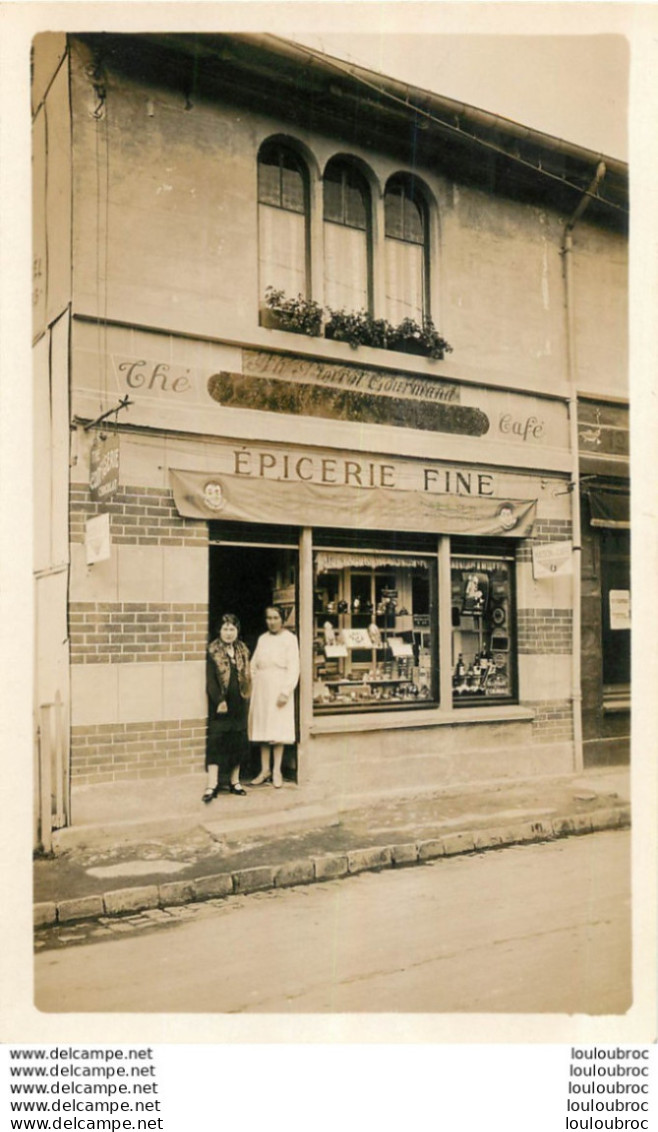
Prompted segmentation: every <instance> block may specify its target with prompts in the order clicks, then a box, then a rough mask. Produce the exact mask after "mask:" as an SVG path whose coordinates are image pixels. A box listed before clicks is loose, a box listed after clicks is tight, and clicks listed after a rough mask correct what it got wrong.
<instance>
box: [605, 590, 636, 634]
mask: <svg viewBox="0 0 658 1132" xmlns="http://www.w3.org/2000/svg"><path fill="white" fill-rule="evenodd" d="M609 600H610V628H611V629H630V627H631V591H630V590H610V591H609Z"/></svg>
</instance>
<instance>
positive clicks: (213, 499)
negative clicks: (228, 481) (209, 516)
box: [203, 480, 224, 511]
mask: <svg viewBox="0 0 658 1132" xmlns="http://www.w3.org/2000/svg"><path fill="white" fill-rule="evenodd" d="M203 502H204V503H205V505H206V507H208V508H209V509H210V510H211V511H221V509H222V507H223V506H224V492H223V491H222V485H221V484H220V483H217V480H208V483H207V484H206V485H205V487H204V489H203Z"/></svg>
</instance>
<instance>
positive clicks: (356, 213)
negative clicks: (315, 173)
mask: <svg viewBox="0 0 658 1132" xmlns="http://www.w3.org/2000/svg"><path fill="white" fill-rule="evenodd" d="M370 276H371V271H370V192H369V189H368V185H367V182H366V180H365V178H364V177H362V176H361V174H360V173H359V172H358V171H357V170H356V169H354V168H353V166H351V165H349V164H348V163H347V162H345V161H341V160H339V159H336V160H334V161H330V162H329V164H328V165H327V169H326V171H325V175H324V298H325V302H326V303H327V305H328V306H330V307H333V308H334V310H340V309H342V308H345V309H347V310H352V311H357V310H364V309H365V310H369V309H370Z"/></svg>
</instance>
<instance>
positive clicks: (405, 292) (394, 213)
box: [384, 176, 429, 325]
mask: <svg viewBox="0 0 658 1132" xmlns="http://www.w3.org/2000/svg"><path fill="white" fill-rule="evenodd" d="M384 214H385V236H386V239H385V254H386V317H387V318H388V319H389V321H390V322H392V323H393V324H394V325H397V324H398V323H399V322H402V320H403V319H405V318H412V319H414V321H415V322H417V323H419V324H420V325H422V323H423V319H424V318H426V317H427V316H428V315H429V304H428V299H427V295H428V287H427V282H428V264H429V257H428V242H427V233H428V223H427V207H426V204H425V201H424V200H423V198H422V195H421V194H420V193H419V192H418V189H417V186H416V184H415V182H414V180H413V178H411V177H402V176H399V177H394V178H392V179H391V180H390V181H389V183H388V186H387V188H386V195H385V197H384Z"/></svg>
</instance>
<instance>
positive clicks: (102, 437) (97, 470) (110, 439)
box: [89, 432, 119, 503]
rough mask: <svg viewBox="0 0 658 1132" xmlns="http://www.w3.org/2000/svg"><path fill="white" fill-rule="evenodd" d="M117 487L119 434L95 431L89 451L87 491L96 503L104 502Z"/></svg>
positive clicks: (114, 493)
mask: <svg viewBox="0 0 658 1132" xmlns="http://www.w3.org/2000/svg"><path fill="white" fill-rule="evenodd" d="M118 487H119V435H118V433H116V432H102V433H96V435H95V437H94V440H93V443H92V446H91V449H90V452H89V491H90V494H91V498H92V499H93V500H94V501H95V502H96V503H105V502H107V500H109V499H111V498H112V496H113V495H116V493H117V490H118Z"/></svg>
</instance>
